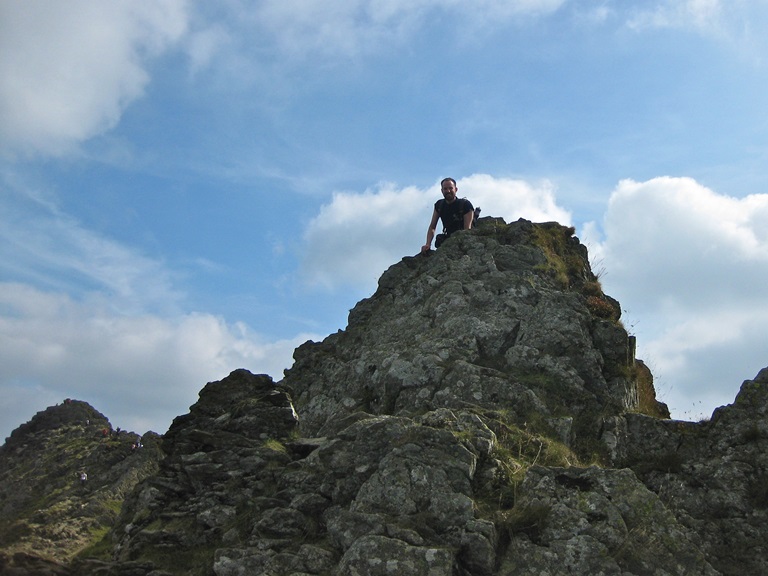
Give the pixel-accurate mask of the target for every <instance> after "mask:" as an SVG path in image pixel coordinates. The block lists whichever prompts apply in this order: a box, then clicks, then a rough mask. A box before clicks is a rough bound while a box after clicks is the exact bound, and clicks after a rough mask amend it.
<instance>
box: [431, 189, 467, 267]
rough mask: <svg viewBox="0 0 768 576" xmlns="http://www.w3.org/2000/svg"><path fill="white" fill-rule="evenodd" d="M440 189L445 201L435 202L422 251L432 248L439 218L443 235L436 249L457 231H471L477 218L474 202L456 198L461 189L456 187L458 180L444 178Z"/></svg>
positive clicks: (440, 236)
mask: <svg viewBox="0 0 768 576" xmlns="http://www.w3.org/2000/svg"><path fill="white" fill-rule="evenodd" d="M440 189H441V191H442V193H443V199H442V200H438V201H437V202H435V209H434V210H433V211H432V220H431V221H430V223H429V229H428V230H427V243H426V244H424V246H422V247H421V251H422V253H423V252H428V251H429V249H430V247H431V246H432V238H434V236H435V227H436V226H437V220H438V218H439V219H440V220H441V221H442V222H443V233H442V234H438V235H437V238H435V248H439V247H440V244H442V243H443V241H444V240H445V239H446V238H448V236H450V235H451V234H453V233H454V232H456V231H457V230H469V229H470V228H472V220H473V218H474V216H475V210H474V208H473V207H472V202H470V201H469V200H467V199H466V198H456V193H457V192H458V191H459V188H458V187H457V186H456V180H454V179H453V178H444V179H443V180H442V181H441V182H440Z"/></svg>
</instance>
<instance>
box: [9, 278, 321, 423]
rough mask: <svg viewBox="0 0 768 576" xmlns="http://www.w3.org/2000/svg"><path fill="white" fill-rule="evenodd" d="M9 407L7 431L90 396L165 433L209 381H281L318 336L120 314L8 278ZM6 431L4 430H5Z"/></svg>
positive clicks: (112, 412) (114, 413) (123, 419)
mask: <svg viewBox="0 0 768 576" xmlns="http://www.w3.org/2000/svg"><path fill="white" fill-rule="evenodd" d="M0 310H1V311H2V314H0V342H2V346H0V394H1V395H2V397H3V398H7V399H13V398H15V399H16V401H14V402H4V403H3V404H2V406H1V407H0V422H2V423H3V429H2V430H0V434H3V433H4V434H5V435H6V436H7V435H8V434H9V433H10V431H11V430H12V429H13V428H15V427H16V426H18V425H20V424H22V423H23V422H24V421H26V420H28V419H29V418H30V417H31V416H32V415H33V413H34V410H35V409H34V408H30V406H35V404H36V402H35V400H37V401H38V402H41V404H40V405H39V407H38V408H37V409H38V410H41V409H43V408H45V407H46V406H48V405H51V404H52V403H55V402H59V401H61V400H62V399H63V398H66V397H71V398H78V399H82V400H86V401H87V402H89V403H90V404H91V405H93V406H94V408H96V409H97V410H99V411H101V412H102V413H104V414H105V415H106V416H107V417H108V418H110V420H111V421H112V422H113V424H116V425H119V426H121V427H123V428H127V429H131V430H134V431H136V432H144V431H146V430H147V429H148V428H151V429H153V430H154V431H156V432H160V433H162V432H165V429H166V428H167V427H168V426H169V425H170V423H171V421H172V420H173V418H174V417H176V416H178V415H179V414H183V413H185V412H187V410H188V407H189V406H190V405H191V404H193V403H194V402H195V401H196V400H197V393H198V392H199V390H200V389H201V388H202V387H203V386H204V384H205V383H206V382H207V381H209V380H218V379H221V378H222V377H224V376H226V375H227V374H228V373H229V372H230V371H231V370H234V369H236V368H247V369H249V370H251V371H252V372H255V373H266V374H270V375H271V376H272V377H273V378H274V379H275V380H276V381H277V380H280V379H281V378H282V371H283V370H284V369H285V368H288V367H290V365H291V364H292V355H293V351H294V350H295V348H296V347H297V346H298V345H300V344H301V343H303V342H305V341H306V340H307V339H310V338H313V337H314V338H316V336H314V335H308V334H303V335H299V336H297V337H295V338H292V339H289V340H280V341H277V342H267V341H265V340H263V339H262V338H261V337H259V336H258V335H255V334H252V333H250V332H249V331H248V330H247V328H245V327H244V326H243V325H240V324H237V325H228V324H227V323H225V322H224V321H223V320H222V319H221V318H218V317H215V316H212V315H210V314H185V315H181V316H177V317H159V316H153V315H148V314H145V315H137V316H119V315H115V314H114V313H113V312H111V311H110V309H109V307H108V306H106V305H105V303H104V301H103V299H101V298H91V299H88V300H86V301H84V302H77V301H74V300H73V299H71V298H70V297H69V296H66V295H64V294H61V293H55V292H44V291H41V290H39V289H36V288H33V287H31V286H28V285H25V284H19V283H1V284H0ZM3 437H4V436H3Z"/></svg>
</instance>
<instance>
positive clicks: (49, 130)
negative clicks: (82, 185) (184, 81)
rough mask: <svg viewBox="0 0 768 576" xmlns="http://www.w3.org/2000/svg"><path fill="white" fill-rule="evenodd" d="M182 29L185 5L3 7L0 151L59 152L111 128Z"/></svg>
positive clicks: (13, 0) (26, 2) (83, 0)
mask: <svg viewBox="0 0 768 576" xmlns="http://www.w3.org/2000/svg"><path fill="white" fill-rule="evenodd" d="M186 25H187V15H186V1H185V0H157V1H154V2H133V1H131V0H115V1H113V2H109V3H105V2H89V1H87V0H72V1H70V2H58V1H56V0H9V1H7V2H2V3H0V126H1V127H2V131H1V132H0V147H1V148H3V149H5V150H6V152H8V151H10V152H24V153H35V152H39V153H43V154H54V155H56V154H62V153H65V152H67V151H69V150H71V149H72V147H73V146H75V145H77V144H78V143H79V142H82V141H83V140H86V139H87V138H90V137H92V136H94V135H97V134H100V133H102V132H104V131H106V130H109V129H110V128H112V127H114V126H115V125H116V124H117V122H118V121H119V119H120V116H121V114H122V112H123V111H124V109H125V108H126V107H127V106H128V105H129V104H130V103H131V102H132V101H133V100H135V99H136V98H138V97H140V96H141V95H142V94H143V92H144V89H145V88H146V85H147V83H148V82H149V75H148V73H147V71H146V69H145V66H146V60H147V59H148V58H151V57H153V56H156V55H158V54H159V53H160V52H162V51H163V50H164V49H166V48H167V47H168V46H169V45H170V44H172V43H174V42H176V41H177V40H178V39H179V38H180V37H181V36H182V35H183V33H184V31H185V29H186Z"/></svg>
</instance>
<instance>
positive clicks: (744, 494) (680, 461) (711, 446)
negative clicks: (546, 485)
mask: <svg viewBox="0 0 768 576" xmlns="http://www.w3.org/2000/svg"><path fill="white" fill-rule="evenodd" d="M766 414H768V368H764V369H763V370H761V371H760V373H759V374H758V375H757V376H756V377H755V379H754V380H747V381H745V382H744V383H743V384H742V386H741V390H740V391H739V394H738V396H737V397H736V400H735V402H734V403H733V404H730V405H728V406H725V407H721V408H718V409H717V410H715V412H714V414H713V415H712V419H711V420H709V421H706V420H705V421H701V422H680V421H671V420H657V419H654V418H649V417H647V416H642V415H639V414H626V415H623V416H620V417H615V418H612V419H610V420H609V421H607V422H606V429H605V432H604V435H605V436H606V437H607V439H608V440H609V443H610V445H611V447H612V457H613V461H614V463H615V465H617V466H628V467H631V468H632V469H633V470H635V471H636V472H637V474H638V476H640V478H642V479H643V481H644V482H645V483H646V484H647V485H648V486H649V488H650V489H651V490H653V491H655V492H656V493H658V494H659V496H660V497H661V498H662V499H663V500H664V502H665V503H666V504H667V506H668V507H669V508H670V509H671V510H673V511H674V513H675V515H676V516H677V517H678V519H679V520H680V522H681V524H683V525H685V526H686V527H688V528H689V529H690V530H691V531H693V532H694V533H695V534H696V535H697V539H698V545H699V546H700V547H701V548H702V549H703V550H705V551H706V554H707V556H708V557H710V558H711V560H710V561H711V563H712V565H713V566H714V567H715V568H717V570H719V571H720V572H721V573H723V574H729V575H734V576H736V575H741V574H768V554H766V551H767V548H766V544H765V542H766V531H765V528H764V527H765V526H768V422H767V421H766Z"/></svg>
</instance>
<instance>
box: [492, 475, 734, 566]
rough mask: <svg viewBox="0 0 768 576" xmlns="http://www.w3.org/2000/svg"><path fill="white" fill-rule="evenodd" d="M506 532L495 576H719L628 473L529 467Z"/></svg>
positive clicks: (661, 506) (654, 498)
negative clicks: (544, 575)
mask: <svg viewBox="0 0 768 576" xmlns="http://www.w3.org/2000/svg"><path fill="white" fill-rule="evenodd" d="M506 528H507V530H508V531H510V532H511V534H510V545H509V548H508V549H507V550H506V553H505V556H504V558H503V560H502V562H501V565H500V567H499V570H498V572H497V574H498V575H499V576H507V575H509V576H512V575H513V574H514V575H522V576H526V575H531V576H533V575H538V574H542V573H547V574H606V575H610V574H615V575H616V576H621V575H624V574H657V573H663V574H670V575H671V574H678V575H680V576H691V575H694V574H701V575H708V576H711V575H716V574H719V573H718V572H717V571H716V570H714V569H713V568H712V566H710V564H709V563H708V562H707V560H706V558H705V555H704V554H703V553H702V552H701V551H700V550H699V549H698V548H697V547H696V546H694V545H693V544H692V541H691V537H690V535H689V531H688V530H687V529H686V528H685V527H684V526H682V525H681V524H680V523H679V522H678V521H677V519H676V518H675V517H674V515H673V514H672V513H671V512H670V511H669V510H668V509H667V508H666V507H665V506H664V504H663V503H662V502H661V500H660V499H659V497H658V496H657V495H656V494H654V493H653V492H651V491H650V490H648V488H646V487H645V486H644V485H643V484H642V483H641V482H640V481H639V480H638V479H637V478H636V476H635V475H634V474H633V473H632V472H631V471H629V470H626V469H625V470H610V469H608V470H606V469H600V468H595V467H593V468H585V469H580V468H543V467H540V466H535V467H533V468H531V469H530V470H529V471H528V474H527V475H526V478H525V481H524V482H523V484H522V485H521V487H520V497H519V500H518V502H517V504H516V506H515V510H514V512H513V513H511V514H510V515H509V518H508V520H507V523H506ZM518 534H522V536H520V537H516V536H518ZM659 569H662V570H663V572H659Z"/></svg>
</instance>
